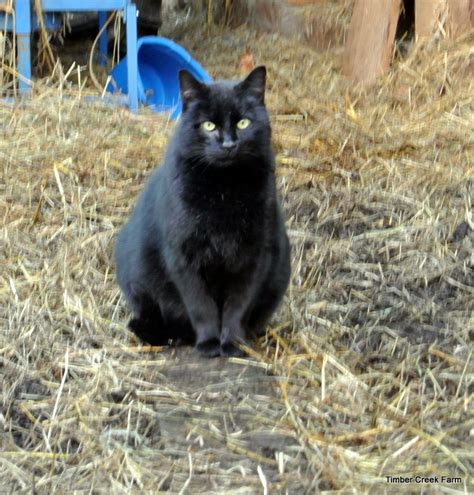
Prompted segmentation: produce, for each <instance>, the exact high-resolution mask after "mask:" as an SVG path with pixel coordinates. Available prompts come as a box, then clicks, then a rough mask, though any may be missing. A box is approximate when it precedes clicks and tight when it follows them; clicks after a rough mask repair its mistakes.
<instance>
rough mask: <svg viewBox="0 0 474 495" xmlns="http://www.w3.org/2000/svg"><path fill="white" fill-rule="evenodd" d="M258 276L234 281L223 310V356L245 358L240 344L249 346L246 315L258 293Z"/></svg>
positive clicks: (255, 274)
mask: <svg viewBox="0 0 474 495" xmlns="http://www.w3.org/2000/svg"><path fill="white" fill-rule="evenodd" d="M257 279H258V275H257V273H255V272H254V273H253V275H251V276H248V278H247V280H245V278H244V280H239V281H234V284H232V289H231V290H229V291H228V296H227V298H226V300H225V301H224V305H223V308H222V331H221V335H220V344H221V355H222V356H243V355H245V353H244V352H243V351H242V349H241V348H240V344H244V345H247V344H248V340H247V330H246V327H245V324H244V315H245V314H246V312H247V309H248V307H249V305H250V302H251V300H252V298H253V297H255V293H256V284H257Z"/></svg>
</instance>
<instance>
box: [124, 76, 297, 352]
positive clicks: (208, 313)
mask: <svg viewBox="0 0 474 495" xmlns="http://www.w3.org/2000/svg"><path fill="white" fill-rule="evenodd" d="M265 75H266V73H265V68H264V67H258V68H256V69H254V71H252V72H251V73H250V74H249V75H248V77H247V78H246V79H245V80H244V81H242V82H239V83H233V82H218V83H213V84H203V83H200V82H198V81H196V80H195V79H194V78H193V76H192V75H191V74H189V73H188V72H186V71H181V72H180V88H181V97H182V101H183V113H182V115H181V118H180V122H179V124H178V126H177V129H176V132H175V134H174V137H173V139H172V140H171V143H170V145H169V148H168V151H167V154H166V157H165V160H164V163H163V165H162V166H161V167H160V168H158V169H157V170H156V171H155V172H154V173H153V174H152V176H151V177H150V179H149V181H148V183H147V184H146V186H145V188H144V190H143V193H142V194H141V196H140V198H139V200H138V203H137V205H136V207H135V209H134V211H133V213H132V215H131V218H130V220H129V222H128V223H127V224H126V225H125V226H124V227H123V229H122V231H121V232H120V234H119V236H118V239H117V244H116V262H117V277H118V282H119V284H120V287H121V289H122V291H123V293H124V295H125V298H126V300H127V302H128V303H129V304H130V306H131V308H132V310H133V313H134V317H133V319H132V320H131V321H130V328H131V329H132V330H133V331H134V332H135V333H136V334H137V335H138V337H140V338H141V339H142V340H144V341H146V342H148V343H150V344H154V345H163V344H169V343H176V344H179V343H192V344H195V345H196V348H197V349H198V350H199V351H200V353H201V354H203V355H206V356H217V355H225V356H227V355H238V354H240V350H239V347H238V344H239V343H245V342H247V339H249V338H251V337H252V336H253V335H255V334H258V333H261V332H262V331H263V330H264V327H265V324H266V322H267V321H268V319H269V318H270V316H271V314H272V313H273V312H274V311H275V309H276V308H277V306H278V304H279V302H280V301H281V299H282V297H283V295H284V293H285V291H286V288H287V285H288V280H289V276H290V252H289V251H290V250H289V243H288V237H287V235H286V232H285V226H284V222H283V219H282V214H281V211H280V206H279V204H278V199H277V193H276V188H275V160H274V155H273V151H272V147H271V130H270V122H269V119H268V114H267V111H266V108H265V104H264V92H265ZM243 118H248V119H250V120H251V123H250V125H249V126H248V127H247V128H246V129H243V130H239V129H238V128H237V127H236V124H237V122H238V121H239V120H241V119H243ZM205 121H211V122H213V123H215V124H216V126H217V127H216V130H214V131H212V132H208V131H205V130H204V129H203V128H202V125H201V124H202V123H203V122H205Z"/></svg>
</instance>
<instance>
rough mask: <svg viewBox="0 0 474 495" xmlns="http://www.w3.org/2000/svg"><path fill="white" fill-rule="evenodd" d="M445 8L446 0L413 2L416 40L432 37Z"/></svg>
mask: <svg viewBox="0 0 474 495" xmlns="http://www.w3.org/2000/svg"><path fill="white" fill-rule="evenodd" d="M445 8H446V0H415V33H416V38H417V39H418V40H426V39H427V38H431V37H432V36H433V34H434V33H435V31H436V28H437V27H438V22H439V21H440V18H441V14H442V13H443V10H444V9H445Z"/></svg>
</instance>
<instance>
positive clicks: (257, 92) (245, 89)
mask: <svg viewBox="0 0 474 495" xmlns="http://www.w3.org/2000/svg"><path fill="white" fill-rule="evenodd" d="M266 76H267V69H265V66H263V65H261V66H259V67H256V68H255V69H254V70H253V71H252V72H251V73H250V74H249V75H248V76H247V77H246V78H245V79H244V80H243V81H242V82H240V83H239V84H237V86H236V89H237V90H238V91H241V92H242V93H246V94H250V95H252V96H253V97H255V98H256V99H257V100H258V101H259V102H260V103H264V101H265V80H266Z"/></svg>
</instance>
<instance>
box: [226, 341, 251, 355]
mask: <svg viewBox="0 0 474 495" xmlns="http://www.w3.org/2000/svg"><path fill="white" fill-rule="evenodd" d="M245 355H246V354H245V352H244V351H243V350H242V349H241V348H240V347H238V346H237V345H235V344H233V343H232V342H226V343H225V344H222V345H221V356H225V357H243V356H245Z"/></svg>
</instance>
